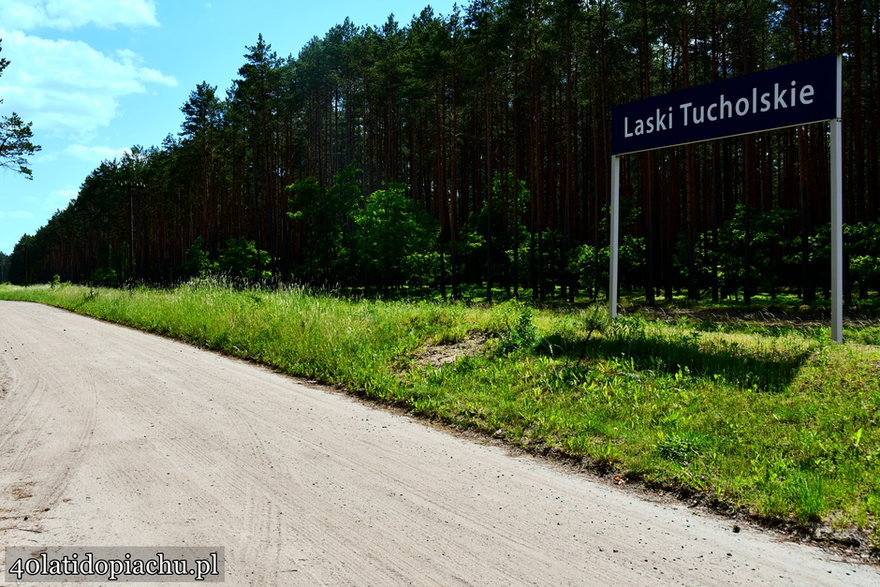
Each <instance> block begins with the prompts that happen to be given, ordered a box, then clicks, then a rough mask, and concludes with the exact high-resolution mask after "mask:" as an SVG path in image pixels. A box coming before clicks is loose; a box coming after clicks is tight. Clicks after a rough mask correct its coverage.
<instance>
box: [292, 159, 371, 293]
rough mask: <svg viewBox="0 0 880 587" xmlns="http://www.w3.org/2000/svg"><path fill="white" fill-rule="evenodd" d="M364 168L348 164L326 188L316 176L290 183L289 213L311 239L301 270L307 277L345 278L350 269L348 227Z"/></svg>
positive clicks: (332, 280) (319, 280)
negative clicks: (302, 226)
mask: <svg viewBox="0 0 880 587" xmlns="http://www.w3.org/2000/svg"><path fill="white" fill-rule="evenodd" d="M361 174H362V172H361V170H359V169H356V168H355V167H354V166H351V165H349V166H347V167H345V168H343V169H342V170H341V171H340V172H339V173H337V174H336V175H335V176H334V177H333V184H332V185H331V186H330V188H328V189H325V188H323V187H321V186H320V185H319V184H318V180H317V179H315V178H314V177H308V178H306V179H303V180H301V181H298V182H296V183H295V184H292V185H289V186H287V190H288V191H289V192H290V193H291V194H292V196H293V197H292V198H291V199H290V200H289V201H288V207H289V208H290V209H291V211H290V212H288V213H287V215H288V217H289V218H291V219H293V220H297V221H302V222H304V223H305V224H306V226H307V227H308V239H307V241H306V246H305V250H304V251H303V257H304V259H303V265H302V267H301V269H300V271H299V273H300V274H301V275H302V277H303V278H304V279H305V280H308V281H311V282H315V283H319V284H321V285H332V284H337V283H343V282H345V281H346V278H347V272H348V271H349V270H350V269H351V263H352V259H351V250H350V247H351V243H350V240H351V238H350V236H349V235H347V234H346V229H347V227H348V225H349V223H350V222H351V213H352V210H353V208H354V205H355V204H356V203H357V202H358V201H359V200H360V199H361V198H362V189H361V186H360V183H359V178H360V175H361Z"/></svg>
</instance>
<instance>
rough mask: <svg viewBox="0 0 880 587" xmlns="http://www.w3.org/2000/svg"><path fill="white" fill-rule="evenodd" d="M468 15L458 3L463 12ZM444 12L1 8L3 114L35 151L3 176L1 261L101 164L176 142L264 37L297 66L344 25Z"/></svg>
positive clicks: (43, 3)
mask: <svg viewBox="0 0 880 587" xmlns="http://www.w3.org/2000/svg"><path fill="white" fill-rule="evenodd" d="M461 3H462V4H466V2H461ZM428 4H430V5H431V6H432V7H433V8H434V10H435V12H436V13H439V14H449V13H450V12H451V11H452V7H453V0H435V1H428V0H386V1H385V2H382V3H369V2H362V1H361V2H358V1H354V0H323V1H321V2H305V1H302V0H0V39H3V42H2V53H0V55H2V56H3V57H4V58H6V59H8V60H9V61H10V62H11V64H10V66H9V67H8V68H6V71H5V72H4V73H3V75H2V77H0V99H3V103H2V104H0V114H2V115H4V116H8V115H9V114H10V113H12V112H17V113H18V114H19V115H20V116H21V117H22V118H23V119H24V120H26V121H32V122H33V132H34V141H35V142H36V143H37V144H39V145H41V146H42V148H43V149H42V151H41V152H39V153H38V154H37V155H36V156H35V157H33V158H32V160H31V164H32V165H31V167H32V168H33V171H34V179H33V180H32V181H29V180H27V179H25V178H23V177H22V176H19V175H16V174H13V173H12V172H10V171H6V170H2V169H0V252H5V253H11V252H12V249H13V247H14V246H15V243H17V242H18V240H19V239H20V238H21V236H22V234H24V233H30V234H33V233H34V232H35V231H36V230H37V229H38V228H39V227H40V226H42V225H43V224H45V223H46V221H47V220H48V219H49V218H50V217H51V216H52V214H54V213H55V211H56V210H58V209H62V208H65V207H66V206H67V204H68V203H69V201H70V200H71V199H73V198H75V197H76V195H77V191H78V189H79V186H80V185H81V184H82V182H83V180H84V179H85V178H86V176H87V175H88V174H89V173H90V172H91V171H92V170H94V169H95V168H96V167H97V166H98V165H99V164H100V163H101V161H104V160H107V159H114V158H118V157H120V156H121V154H122V153H123V152H124V151H125V150H126V149H128V148H129V147H131V146H133V145H142V146H145V147H147V146H152V145H159V144H161V142H162V139H163V138H164V137H165V136H166V135H167V134H168V133H173V134H177V132H178V131H179V130H180V123H181V121H182V115H181V113H180V106H181V105H183V103H184V102H185V101H186V100H187V98H188V96H189V93H190V92H191V91H192V90H193V89H194V88H195V87H196V85H197V84H199V83H200V82H202V81H207V82H208V83H210V84H212V85H215V86H217V87H218V90H219V92H220V93H221V95H222V94H223V93H225V90H226V89H227V88H228V87H229V86H230V85H231V83H232V80H233V79H234V78H235V77H236V75H237V71H238V68H239V67H240V66H241V65H242V64H243V63H244V58H243V55H244V53H245V47H246V46H248V45H253V44H254V43H255V42H256V39H257V35H258V34H259V33H262V34H263V37H264V38H265V40H266V42H268V43H270V44H271V45H272V48H273V49H274V50H275V51H276V52H277V53H278V55H280V56H286V55H289V54H293V55H297V54H298V53H299V50H300V49H301V48H302V46H303V45H304V44H305V43H306V42H307V41H308V40H309V39H310V38H312V37H314V36H319V37H323V36H324V34H325V33H326V32H327V31H328V30H329V29H330V28H331V27H332V26H334V25H336V24H339V23H341V22H342V21H343V20H345V18H346V17H349V18H351V20H352V22H354V24H356V25H358V26H366V25H381V24H383V23H384V22H385V21H386V20H387V18H388V15H389V14H394V15H395V18H396V19H397V20H398V22H400V23H401V25H405V24H407V23H409V22H410V20H411V19H412V17H413V15H415V14H418V13H419V12H421V10H422V9H423V8H424V7H425V6H426V5H428Z"/></svg>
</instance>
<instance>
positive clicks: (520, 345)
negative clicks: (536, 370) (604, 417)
mask: <svg viewBox="0 0 880 587" xmlns="http://www.w3.org/2000/svg"><path fill="white" fill-rule="evenodd" d="M503 308H504V309H503V315H504V329H503V330H502V332H501V336H500V337H499V339H498V346H497V348H496V351H497V352H498V353H499V354H500V355H509V354H511V353H514V352H523V351H529V350H531V349H532V348H533V347H534V346H535V344H536V343H537V342H538V329H537V327H536V326H535V323H534V321H533V319H532V308H531V307H530V306H528V305H526V304H524V303H522V302H519V301H516V300H513V301H510V302H506V303H505V304H504V305H503Z"/></svg>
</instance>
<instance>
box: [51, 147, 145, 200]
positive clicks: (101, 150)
mask: <svg viewBox="0 0 880 587" xmlns="http://www.w3.org/2000/svg"><path fill="white" fill-rule="evenodd" d="M128 151H129V149H126V148H123V149H113V148H110V147H99V146H93V147H87V146H85V145H69V146H68V147H67V148H66V149H64V155H65V156H69V157H74V158H76V159H80V160H82V161H88V162H94V163H100V162H101V161H109V160H112V159H121V158H122V156H123V155H125V154H126V153H128ZM74 195H75V194H74Z"/></svg>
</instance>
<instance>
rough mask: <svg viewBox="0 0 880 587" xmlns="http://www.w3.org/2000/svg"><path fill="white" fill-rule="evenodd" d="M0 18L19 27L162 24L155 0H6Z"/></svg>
mask: <svg viewBox="0 0 880 587" xmlns="http://www.w3.org/2000/svg"><path fill="white" fill-rule="evenodd" d="M0 22H2V23H3V26H5V27H7V28H10V29H18V30H33V29H37V28H41V27H45V28H53V29H62V30H69V29H74V28H78V27H82V26H86V25H94V26H97V27H101V28H113V27H115V26H157V25H158V24H159V22H158V21H157V20H156V3H155V1H154V0H2V2H0Z"/></svg>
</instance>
